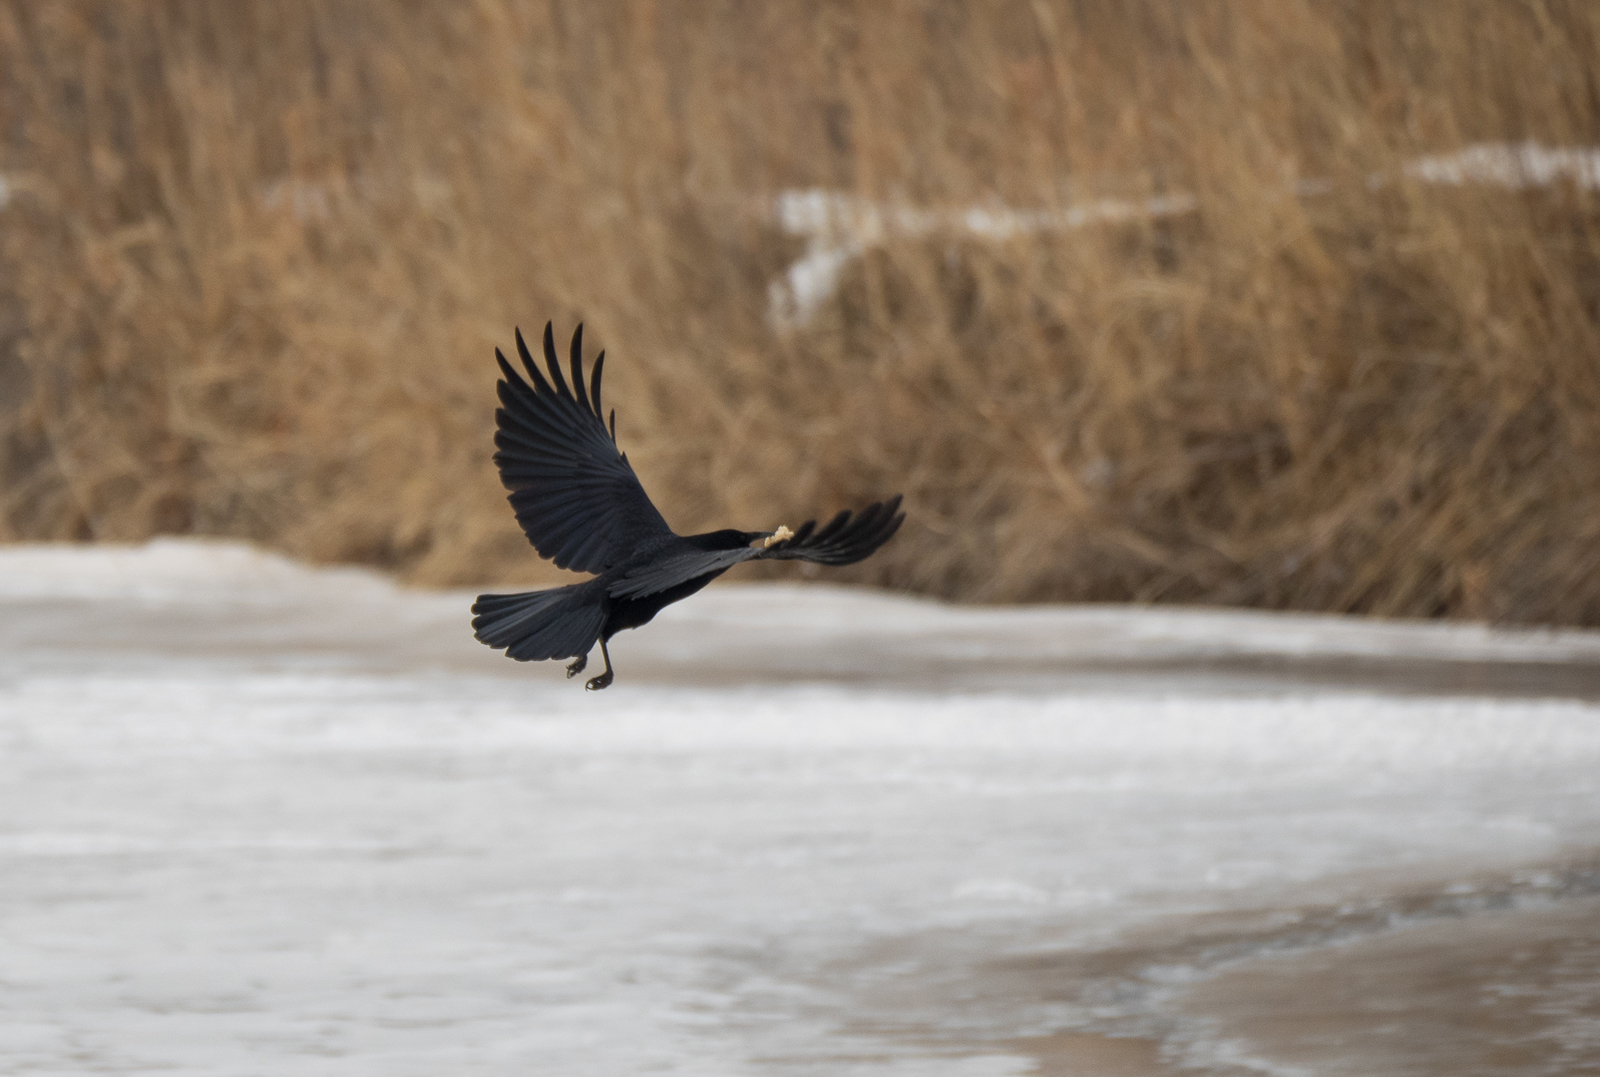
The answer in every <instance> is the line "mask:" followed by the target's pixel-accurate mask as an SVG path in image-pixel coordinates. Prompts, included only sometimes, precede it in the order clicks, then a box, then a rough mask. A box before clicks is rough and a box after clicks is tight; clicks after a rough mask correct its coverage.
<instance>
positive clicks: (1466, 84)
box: [0, 0, 1600, 624]
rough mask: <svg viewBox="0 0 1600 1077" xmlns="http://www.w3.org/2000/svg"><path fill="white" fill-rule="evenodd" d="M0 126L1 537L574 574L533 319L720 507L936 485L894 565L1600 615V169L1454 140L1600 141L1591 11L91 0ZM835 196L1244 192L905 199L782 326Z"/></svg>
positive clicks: (404, 568)
mask: <svg viewBox="0 0 1600 1077" xmlns="http://www.w3.org/2000/svg"><path fill="white" fill-rule="evenodd" d="M0 121H3V122H0V176H3V177H4V180H5V182H6V184H7V190H8V192H9V198H8V200H7V202H6V204H5V206H4V208H3V209H0V477H3V480H0V481H3V484H4V485H3V494H0V537H4V538H10V539H21V538H63V539H116V540H127V539H139V538H143V537H145V536H147V535H151V534H154V533H158V532H193V533H201V534H217V535H236V536H245V537H249V538H252V539H256V540H259V541H262V542H266V543H269V544H271V545H274V546H277V547H279V548H282V549H285V550H288V551H290V552H292V553H295V554H298V555H301V556H307V557H311V558H314V559H319V560H360V561H368V562H374V563H378V564H383V565H387V566H392V567H394V568H396V569H398V570H399V571H401V572H402V573H403V574H405V575H406V576H407V577H408V578H410V579H413V580H416V581H420V582H425V583H451V584H454V583H467V582H482V581H489V580H492V579H497V578H500V579H504V578H517V577H520V578H527V577H530V576H536V575H537V572H536V570H535V569H534V568H533V565H532V554H531V551H530V550H529V549H528V548H527V546H526V544H525V542H524V541H523V539H522V538H521V536H520V534H519V533H518V532H517V531H516V529H515V525H514V523H513V521H512V518H511V514H510V512H509V511H508V510H507V508H506V506H505V504H504V501H503V495H502V492H501V491H500V489H499V487H498V484H497V482H496V480H495V477H494V474H493V471H492V468H491V467H490V464H489V459H488V457H489V453H490V443H489V442H490V431H491V429H492V415H491V413H492V406H493V399H492V382H493V374H494V371H493V364H492V360H491V349H492V348H493V347H494V345H496V344H500V345H506V344H508V343H509V339H510V334H511V327H512V326H513V325H515V324H521V325H522V326H523V327H524V328H525V329H536V328H538V327H539V326H540V325H541V324H542V322H543V321H544V320H545V319H546V318H554V319H555V321H556V324H557V327H558V329H559V330H560V331H562V332H563V333H564V332H565V331H566V330H567V329H568V328H569V327H570V325H571V324H572V322H574V321H575V320H577V319H579V318H581V319H583V320H584V321H585V322H586V323H587V327H588V331H589V338H590V340H591V341H592V342H595V343H598V344H603V345H604V346H605V347H606V348H607V349H608V352H609V357H610V360H611V361H610V362H609V363H608V364H607V366H608V374H609V375H610V378H609V389H608V394H607V395H608V399H609V400H610V401H611V402H613V403H615V404H616V405H617V407H618V410H619V421H618V425H619V433H620V435H621V439H622V441H623V445H624V447H625V448H626V449H627V450H628V451H629V454H630V457H631V458H632V459H633V461H634V462H635V466H636V468H637V469H638V471H639V472H640V473H641V476H642V477H643V479H644V481H645V483H646V486H647V487H648V488H649V489H650V491H651V492H652V494H653V495H654V496H655V498H656V499H657V501H658V502H659V503H660V504H661V505H662V507H663V509H664V511H665V513H666V515H667V517H668V519H669V520H670V521H671V522H672V523H674V524H675V525H677V526H679V528H680V529H697V528H701V527H707V526H724V525H727V524H738V525H739V526H747V527H759V526H770V525H773V524H776V523H777V522H779V521H783V522H787V523H790V524H791V525H793V524H794V523H795V522H797V521H798V519H799V518H801V517H802V515H804V514H814V513H817V512H827V511H831V510H832V509H833V508H835V507H838V506H844V505H851V504H856V503H860V502H862V501H864V500H866V499H869V498H873V497H876V496H880V495H882V494H886V493H892V492H895V491H897V490H904V491H905V492H906V494H907V507H908V510H909V512H910V522H909V523H908V524H907V527H906V529H905V531H904V532H903V533H902V535H901V537H899V538H897V539H896V541H895V542H894V543H892V544H891V545H890V546H889V547H888V548H886V549H885V550H884V551H883V552H882V553H881V554H880V555H878V556H877V557H875V558H874V559H873V560H871V561H869V562H867V563H865V564H864V565H863V566H861V567H860V568H859V569H856V570H852V571H853V573H854V575H853V578H854V579H857V580H863V581H871V582H875V583H881V584H887V585H890V586H896V587H902V588H908V589H912V590H917V591H923V592H928V593H933V594H939V595H946V596H952V597H956V598H962V599H971V600H978V601H1006V600H1035V599H1134V600H1140V601H1184V602H1211V603H1234V604H1245V605H1260V606H1268V607H1287V608H1304V609H1327V610H1348V611H1363V612H1371V613H1377V614H1386V615H1423V616H1432V615H1456V616H1468V617H1487V618H1492V619H1501V620H1514V621H1545V622H1560V623H1584V624H1597V623H1600V213H1597V209H1600V207H1597V203H1596V199H1597V197H1600V193H1597V192H1595V191H1590V190H1585V189H1583V188H1582V186H1581V185H1578V184H1574V183H1572V182H1565V181H1563V182H1558V183H1556V184H1554V185H1551V186H1547V187H1542V188H1537V189H1527V190H1509V189H1506V188H1504V187H1498V186H1493V185H1472V184H1467V185H1459V186H1450V185H1441V184H1429V183H1426V182H1422V181H1421V180H1419V179H1417V178H1416V177H1415V176H1408V175H1407V174H1406V172H1405V163H1406V162H1407V161H1410V160H1413V159H1415V158H1416V157H1417V156H1418V155H1420V154H1428V153H1449V152H1452V151H1455V150H1458V149H1459V148H1461V147H1462V146H1465V145H1469V144H1472V143H1477V142H1484V141H1495V140H1512V141H1517V140H1536V141H1538V142H1541V143H1543V144H1546V145H1550V146H1589V145H1593V144H1595V143H1597V142H1600V7H1597V6H1596V5H1593V4H1590V3H1583V2H1572V3H1555V2H1550V3H1538V2H1528V3H1513V2H1500V3H1489V2H1484V3H1461V4H1399V5H1395V4H1378V3H1370V4H1365V3H1331V2H1330V3H1312V2H1305V0H1263V2H1261V3H1202V2H1197V3H1183V4H1174V3H1170V2H1168V0H1121V2H1110V0H1104V2H1094V0H1084V2H1079V3H1065V2H1063V3H1032V4H1030V3H1022V2H1017V3H993V4H951V3H939V2H933V0H920V2H911V0H902V2H891V3H882V2H875V3H862V4H857V5H850V4H817V5H776V4H774V5H724V4H704V3H698V2H689V0H685V2H681V3H640V4H615V5H599V4H593V3H584V4H577V3H573V4H564V3H552V2H537V0H530V2H527V3H513V2H509V0H481V2H478V3H474V4H470V5H466V4H463V5H431V4H422V3H411V4H392V3H387V2H380V0H327V2H317V0H303V2H299V3H294V2H288V0H285V2H274V3H261V4H256V5H243V4H239V5H235V4H212V3H205V2H193V3H188V4H180V3H162V4H142V3H133V2H128V3H102V4H91V3H43V2H42V3H38V4H29V5H12V6H9V7H7V8H5V9H3V10H0ZM1375 177H1382V178H1383V182H1375V179H1374V178H1375ZM1306 180H1314V181H1315V183H1314V184H1307V183H1303V182H1302V183H1300V184H1299V187H1298V188H1297V186H1296V184H1297V181H1306ZM809 187H818V188H827V189H830V190H836V191H841V192H847V193H849V194H852V195H855V196H859V197H861V198H863V199H869V200H873V201H875V202H878V203H883V204H897V205H910V206H918V207H924V208H931V209H955V208H960V207H966V206H973V205H1000V204H1004V205H1007V206H1012V207H1027V208H1031V209H1040V210H1052V209H1054V210H1061V209H1064V208H1067V207H1070V206H1074V205H1082V204H1085V203H1087V202H1090V201H1092V200H1094V199H1099V198H1105V197H1117V198H1131V199H1140V198H1145V197H1148V196H1152V195H1161V194H1169V195H1170V194H1174V193H1184V194H1188V195H1192V196H1193V197H1194V200H1195V202H1194V209H1193V211H1192V212H1189V213H1185V214H1181V215H1177V216H1169V217H1162V218H1158V219H1142V220H1141V219H1134V220H1125V221H1121V222H1111V223H1103V224H1100V225H1095V226H1090V227H1084V228H1079V229H1075V230H1070V231H1062V230H1056V231H1050V230H1045V231H1038V232H1034V233H1023V232H1019V233H1017V234H1014V235H1012V236H1010V237H1009V238H1003V239H993V238H987V239H985V238H979V237H974V236H972V235H970V234H966V233H962V232H960V231H959V230H952V231H948V232H944V233H940V232H937V231H934V232H923V233H917V234H911V233H907V234H903V235H894V234H891V235H888V236H886V237H884V238H883V239H882V242H880V243H877V244H875V245H874V246H872V247H871V248H870V249H869V250H867V251H866V253H865V254H864V255H863V256H862V257H861V258H859V259H857V260H855V261H854V262H853V263H851V265H850V266H849V267H848V268H847V270H846V272H845V275H844V277H843V279H842V281H841V285H840V288H839V291H838V294H837V296H836V298H835V299H833V300H832V301H830V302H828V303H827V304H825V305H824V307H823V308H822V309H821V310H820V311H819V313H818V315H817V316H816V318H815V319H813V320H812V322H811V323H810V324H809V325H807V326H806V327H804V328H802V329H801V330H799V331H797V332H795V333H793V334H789V335H785V334H780V333H778V332H776V331H775V330H774V329H773V328H772V327H771V326H770V325H769V323H768V320H767V317H766V304H767V288H768V286H769V284H770V283H771V282H772V281H773V280H775V279H778V278H779V277H780V276H781V274H782V272H783V269H784V267H785V266H786V265H787V264H788V263H789V262H790V261H791V260H792V259H794V258H795V257H797V256H798V255H799V254H800V253H801V248H802V246H803V241H802V240H801V239H799V238H797V237H795V236H791V235H787V234H785V233H784V232H783V231H782V230H781V229H780V228H778V227H777V225H776V224H775V223H774V221H773V220H772V218H771V215H770V213H769V212H768V209H767V207H770V205H771V201H772V199H773V198H774V197H775V196H776V195H777V194H778V193H779V192H781V191H783V190H786V189H794V188H809ZM1297 190H1298V192H1299V193H1297ZM836 578H837V577H836Z"/></svg>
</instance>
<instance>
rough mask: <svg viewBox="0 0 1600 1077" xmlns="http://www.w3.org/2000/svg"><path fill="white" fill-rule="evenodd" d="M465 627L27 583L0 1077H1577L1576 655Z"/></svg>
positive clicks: (278, 604) (683, 611)
mask: <svg viewBox="0 0 1600 1077" xmlns="http://www.w3.org/2000/svg"><path fill="white" fill-rule="evenodd" d="M468 602H470V596H466V595H462V594H438V593H416V592H407V591H404V590H400V589H397V588H395V587H393V586H392V585H390V584H389V583H387V582H386V581H384V580H383V579H382V578H381V577H378V576H374V575H370V574H366V573H363V572H359V571H352V570H313V569H309V568H305V567H302V566H297V565H294V564H292V563H289V562H286V561H282V560H280V559H277V558H274V557H271V556H268V555H265V554H261V553H257V552H254V551H251V550H248V549H246V548H243V547H235V546H223V545H203V544H195V543H179V542H160V543H155V544H152V545H151V546H147V547H142V548H138V549H121V550H118V549H106V548H69V547H9V548H0V925H3V927H0V1072H4V1073H8V1074H9V1073H18V1074H22V1073H29V1074H33V1073H37V1074H78V1073H162V1074H205V1075H208V1077H210V1075H218V1077H221V1075H240V1077H244V1075H263V1074H293V1075H296V1077H299V1075H324V1074H325V1075H355V1074H362V1075H369V1074H370V1075H374V1077H378V1075H382V1077H406V1075H419V1077H420V1075H428V1077H434V1075H440V1074H450V1075H459V1077H471V1075H487V1074H497V1075H498V1074H507V1075H511V1074H516V1075H542V1074H550V1075H562V1077H584V1075H590V1074H593V1075H597V1077H625V1075H632V1074H655V1073H680V1074H693V1075H706V1077H722V1075H729V1077H732V1075H751V1077H755V1075H768V1074H772V1075H794V1077H800V1075H813V1074H814V1075H819V1077H820V1075H828V1077H850V1075H858V1074H859V1075H868V1074H871V1075H879V1074H882V1075H894V1077H944V1075H961V1077H1001V1075H1011V1074H1019V1075H1020V1074H1029V1073H1043V1074H1076V1075H1085V1077H1093V1075H1095V1074H1102V1075H1107V1077H1114V1075H1136V1074H1158V1073H1178V1072H1185V1073H1213V1074H1244V1073H1267V1074H1377V1073H1382V1074H1386V1075H1400V1074H1413V1073H1415V1074H1432V1073H1439V1074H1461V1073H1473V1074H1497V1073H1507V1074H1511V1073H1516V1074H1574V1073H1580V1074H1581V1073H1600V702H1597V701H1600V635H1596V634H1587V633H1509V632H1508V633H1495V632H1490V631H1487V630H1484V629H1480V628H1474V627H1470V626H1443V625H1409V624H1400V625H1397V624H1371V623H1363V622H1358V621H1349V620H1342V619H1335V618H1314V617H1286V616H1273V615H1263V614H1242V613H1209V612H1198V611H1195V612H1171V611H1160V612H1158V611H1151V610H1131V609H1114V608H1078V609H1074V608H1036V609H1028V610H1016V609H967V610H964V609H956V608H950V607H945V606H940V605H937V604H932V603H926V602H920V601H914V600H908V599H901V598H892V597H885V596H880V595H872V594H866V593H861V592H853V591H847V590H836V589H825V588H800V587H779V586H748V587H739V586H734V585H722V586H718V587H715V588H712V589H711V590H709V591H707V592H705V593H704V594H702V595H700V596H697V597H696V598H695V599H694V600H692V601H690V602H688V603H685V604H683V605H680V606H677V607H673V608H671V609H669V610H668V611H666V612H665V613H663V614H662V615H661V616H660V617H659V618H658V619H657V622H656V623H655V624H653V625H651V626H649V627H648V628H646V629H644V630H643V631H640V632H636V633H627V634H625V635H624V636H621V637H619V638H618V640H617V642H616V644H615V646H614V647H613V657H614V659H615V661H616V664H617V670H618V672H617V677H618V679H617V683H616V685H615V686H614V687H613V688H611V689H610V690H608V691H606V692H603V693H586V692H584V691H583V690H582V688H581V686H580V684H579V682H577V681H571V682H569V681H566V680H564V679H563V678H562V676H561V670H560V667H559V666H557V665H556V664H554V663H550V664H544V665H539V666H532V667H529V666H520V665H517V664H515V663H512V662H509V661H506V660H505V659H503V658H500V657H499V656H497V655H495V654H493V653H492V652H489V651H488V650H487V649H485V648H482V647H480V646H478V645H477V644H476V643H474V642H473V641H472V640H471V637H470V630H469V629H468V627H467V624H466V622H467V612H466V607H467V604H468ZM597 657H598V656H597Z"/></svg>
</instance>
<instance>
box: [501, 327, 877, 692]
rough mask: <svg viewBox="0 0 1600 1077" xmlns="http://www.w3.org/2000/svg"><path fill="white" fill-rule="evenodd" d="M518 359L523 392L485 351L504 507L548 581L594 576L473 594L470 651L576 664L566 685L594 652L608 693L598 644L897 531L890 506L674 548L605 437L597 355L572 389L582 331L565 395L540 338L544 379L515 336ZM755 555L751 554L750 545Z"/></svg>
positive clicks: (860, 549)
mask: <svg viewBox="0 0 1600 1077" xmlns="http://www.w3.org/2000/svg"><path fill="white" fill-rule="evenodd" d="M517 353H518V355H520V356H521V358H522V365H523V366H524V367H525V368H526V369H527V371H528V376H529V378H531V379H532V380H533V384H532V385H530V384H528V382H527V381H524V380H523V378H522V376H521V375H520V374H518V373H517V372H516V371H515V370H514V369H512V367H511V364H510V363H508V362H506V357H505V356H504V355H502V354H501V352H500V349H499V348H496V349H495V352H494V355H495V359H496V360H498V361H499V363H500V373H501V374H502V375H503V377H502V378H501V380H500V383H499V392H500V403H501V404H502V405H503V406H502V407H501V408H499V409H498V410H497V411H496V412H495V413H494V418H495V424H496V426H497V427H498V428H499V429H498V431H497V432H496V433H495V436H494V445H495V449H496V450H497V451H496V452H495V454H494V462H495V466H496V467H498V468H499V469H500V481H501V482H503V483H504V484H505V487H506V489H508V490H510V491H511V494H510V497H509V500H510V502H511V507H512V508H513V509H515V510H516V513H517V522H518V523H519V524H521V525H522V530H523V531H524V532H525V533H526V534H527V536H528V541H529V542H531V543H533V548H534V549H535V550H537V551H538V552H539V556H540V557H547V558H549V559H550V560H552V561H554V562H555V563H556V567H557V568H570V569H573V570H574V571H577V572H592V573H595V574H596V575H595V577H594V579H592V580H587V581H585V582H583V583H575V584H572V585H570V586H567V587H556V588H552V589H550V590H548V591H529V592H526V593H524V594H519V595H479V596H478V601H477V602H475V603H473V605H472V612H473V614H474V615H475V616H474V617H473V618H472V630H473V633H474V634H475V635H476V636H477V637H478V639H479V640H481V641H482V642H484V643H486V644H488V645H489V646H491V647H495V648H501V647H503V648H505V652H506V655H507V656H508V657H511V658H515V659H516V660H517V661H519V662H532V661H537V660H541V659H545V658H573V659H576V661H574V662H573V663H572V664H571V665H569V666H568V667H567V676H568V677H574V676H576V675H577V674H579V673H581V672H582V671H583V668H584V666H585V665H586V664H587V663H588V661H589V651H590V649H591V648H593V647H594V645H595V644H596V643H599V644H600V654H601V655H602V656H603V657H604V658H605V660H606V669H605V672H604V673H602V674H600V676H598V677H595V678H593V679H591V680H590V681H589V682H588V687H589V688H590V689H591V690H597V689H600V688H604V687H606V685H608V684H610V683H611V677H612V673H611V654H610V652H609V651H607V650H606V641H607V640H609V639H610V638H611V637H612V636H614V635H616V634H617V633H618V632H621V631H622V630H623V629H624V628H638V627H639V626H640V625H642V624H645V623H647V622H648V621H649V620H650V618H652V617H654V616H655V615H656V614H657V613H659V612H660V611H661V609H662V608H663V607H665V606H666V605H668V604H669V603H672V602H676V601H678V599H680V598H687V597H688V596H690V595H692V594H694V593H695V592H696V591H698V590H700V588H702V587H704V586H705V585H706V584H708V583H710V582H711V581H712V580H714V579H716V578H717V577H718V576H720V575H722V574H723V573H724V572H726V571H728V569H730V568H732V567H733V566H734V565H737V564H738V563H739V562H741V561H755V560H758V559H764V558H765V559H771V558H776V559H778V560H795V559H799V560H804V561H816V562H818V563H820V564H824V565H849V564H854V563H855V562H857V561H860V560H861V559H862V558H864V557H866V556H867V555H868V554H870V553H872V551H874V550H876V549H877V548H878V547H879V546H882V545H883V544H884V543H885V542H887V541H889V537H890V536H891V535H893V534H894V533H895V531H896V530H898V529H899V527H900V524H901V522H902V521H903V520H904V519H905V513H903V512H900V511H899V509H900V498H899V496H898V495H897V496H895V497H893V498H890V499H889V500H888V501H880V502H877V503H876V504H872V505H868V506H867V507H866V508H864V509H862V510H861V511H860V512H859V513H856V514H855V515H853V516H852V514H851V513H850V512H848V511H845V512H841V513H839V515H837V516H835V517H834V518H833V519H832V520H830V521H829V522H828V523H827V524H825V525H824V526H822V527H820V528H819V527H817V525H816V521H815V520H807V521H806V522H805V523H803V524H801V525H800V526H799V528H798V529H796V530H794V531H790V530H789V529H788V528H787V527H779V528H778V529H777V530H776V531H731V530H729V531H712V532H709V533H707V534H704V535H677V534H674V533H673V531H672V529H671V528H669V527H668V526H667V522H666V521H665V520H663V519H662V518H661V513H659V512H658V511H656V507H655V506H654V505H652V504H651V503H650V498H649V497H647V496H646V495H645V492H644V488H643V487H642V486H640V485H639V480H638V478H637V477H636V476H635V475H634V473H633V468H632V467H630V466H629V464H628V458H627V456H626V455H624V454H623V453H621V452H619V451H618V450H617V413H616V412H615V411H613V412H612V413H611V424H610V429H609V430H608V429H607V426H606V422H605V420H604V419H603V418H602V416H603V415H604V414H605V413H604V412H603V411H602V410H601V407H600V371H601V369H602V368H603V366H604V364H605V358H606V353H605V352H601V353H600V354H599V355H598V356H597V357H596V358H595V361H594V373H593V376H592V378H591V379H590V381H589V382H588V384H587V385H586V384H585V383H584V377H583V326H581V325H580V326H578V329H577V332H575V333H573V334H572V385H571V387H570V388H569V387H568V385H567V380H566V378H565V377H563V376H562V373H561V363H560V361H559V360H558V359H557V358H556V347H555V340H554V338H553V337H552V336H551V331H550V326H549V325H548V324H546V325H545V327H544V359H545V365H546V367H548V369H549V372H550V377H549V380H548V381H547V380H546V379H545V376H544V375H543V374H541V373H540V372H539V367H538V366H537V365H536V364H535V363H534V361H533V356H531V355H529V354H528V346H527V344H525V343H524V342H523V340H522V331H521V330H520V329H519V330H518V331H517ZM758 539H759V540H761V543H760V545H752V543H754V542H756V541H757V540H758Z"/></svg>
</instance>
